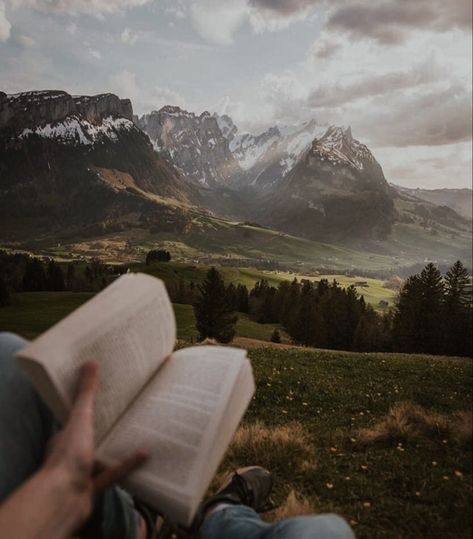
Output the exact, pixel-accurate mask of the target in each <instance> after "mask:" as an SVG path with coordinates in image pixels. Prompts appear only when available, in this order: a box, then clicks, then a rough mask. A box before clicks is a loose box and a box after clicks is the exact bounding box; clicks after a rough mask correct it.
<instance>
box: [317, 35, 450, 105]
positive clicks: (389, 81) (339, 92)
mask: <svg viewBox="0 0 473 539" xmlns="http://www.w3.org/2000/svg"><path fill="white" fill-rule="evenodd" d="M339 46H340V45H339ZM446 75H447V73H446V70H445V69H442V68H440V66H439V65H438V64H437V63H436V62H435V60H434V58H432V57H428V58H427V59H426V60H424V61H422V62H421V63H419V64H415V65H413V66H412V67H410V68H409V69H405V70H399V71H391V72H388V73H384V74H379V75H378V74H375V75H369V76H365V77H362V78H358V79H357V80H354V81H352V82H351V83H350V84H345V85H340V83H337V84H332V85H323V86H319V87H318V88H316V89H314V90H312V92H311V93H310V96H309V99H308V104H309V106H311V107H315V108H317V107H338V106H341V105H345V104H346V103H352V102H354V101H357V100H358V99H363V98H367V97H373V96H378V95H387V94H391V93H393V92H397V91H399V90H406V89H408V88H415V87H418V86H422V85H425V84H428V83H432V82H436V81H438V80H440V79H441V78H442V77H444V76H446Z"/></svg>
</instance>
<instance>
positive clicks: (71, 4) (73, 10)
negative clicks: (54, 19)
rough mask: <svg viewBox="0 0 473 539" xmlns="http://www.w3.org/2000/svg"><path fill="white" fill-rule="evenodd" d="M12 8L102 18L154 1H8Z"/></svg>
mask: <svg viewBox="0 0 473 539" xmlns="http://www.w3.org/2000/svg"><path fill="white" fill-rule="evenodd" d="M8 1H9V4H10V5H11V7H12V8H20V7H27V8H32V9H35V10H37V11H43V12H53V13H65V14H67V15H81V14H84V15H94V16H100V15H104V14H110V13H122V12H125V11H127V10H128V9H132V8H135V7H139V6H143V5H144V4H147V3H149V2H151V1H152V0H8Z"/></svg>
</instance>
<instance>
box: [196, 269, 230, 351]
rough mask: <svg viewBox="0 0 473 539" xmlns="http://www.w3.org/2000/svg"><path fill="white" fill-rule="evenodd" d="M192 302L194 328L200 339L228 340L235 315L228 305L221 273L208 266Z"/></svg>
mask: <svg viewBox="0 0 473 539" xmlns="http://www.w3.org/2000/svg"><path fill="white" fill-rule="evenodd" d="M198 288H199V292H200V294H199V297H198V298H197V300H196V302H195V304H194V313H195V318H196V328H197V331H198V332H199V336H200V339H201V340H203V339H205V338H207V337H209V338H213V339H216V340H217V341H219V342H223V343H226V342H230V341H231V340H232V339H233V337H234V335H235V324H236V321H237V316H236V315H235V313H234V311H233V310H232V309H231V307H230V306H229V305H228V302H227V297H226V294H225V292H226V289H225V283H224V281H223V278H222V275H221V274H220V273H219V272H218V271H217V270H216V269H215V268H210V269H209V271H208V272H207V275H206V278H205V280H204V282H203V283H202V284H200V285H199V286H198Z"/></svg>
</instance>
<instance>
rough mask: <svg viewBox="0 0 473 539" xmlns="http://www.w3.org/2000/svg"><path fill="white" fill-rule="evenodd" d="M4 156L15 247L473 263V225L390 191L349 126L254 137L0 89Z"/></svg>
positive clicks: (184, 115) (365, 264)
mask: <svg viewBox="0 0 473 539" xmlns="http://www.w3.org/2000/svg"><path fill="white" fill-rule="evenodd" d="M143 130H144V131H143ZM0 156H1V159H0V218H1V226H0V231H1V234H0V240H1V241H2V243H3V244H4V245H10V246H14V247H19V246H21V248H24V249H32V250H38V249H43V248H44V249H46V250H43V251H42V252H46V253H53V254H55V253H58V251H57V249H60V252H63V249H67V251H66V252H70V253H75V252H76V251H77V249H79V250H80V251H81V252H83V253H88V254H89V255H100V256H102V255H103V251H104V249H105V250H107V253H108V254H109V255H110V256H109V258H110V259H117V260H120V259H123V258H127V259H129V258H130V257H135V258H136V257H139V256H141V255H142V253H143V251H144V250H146V249H149V248H151V247H152V246H156V245H162V246H163V247H165V248H167V249H171V250H172V251H173V253H174V254H175V255H176V256H179V254H180V255H181V256H182V257H184V258H186V259H188V260H195V259H201V260H206V261H207V262H212V260H214V259H215V258H214V257H215V256H218V260H219V261H220V262H221V263H231V264H238V260H240V261H243V262H242V263H244V264H246V265H248V264H249V263H250V261H253V262H252V263H253V264H257V265H258V266H260V267H266V268H268V267H269V268H274V267H276V266H277V264H278V263H283V264H287V265H288V266H287V267H288V268H290V269H292V268H294V267H295V266H296V265H297V266H301V267H302V266H303V265H304V264H305V263H310V264H312V265H313V266H312V267H313V268H335V267H336V268H338V269H344V268H346V269H350V270H353V269H354V268H363V271H366V270H367V269H368V270H369V269H375V268H376V270H382V271H386V270H388V271H391V270H390V269H388V268H396V269H395V271H398V270H399V271H401V268H403V267H406V266H411V265H413V264H422V263H424V261H425V260H432V259H433V260H437V261H439V262H440V263H442V264H448V263H450V262H451V261H452V260H453V259H456V258H460V259H462V260H464V261H466V262H467V263H469V262H470V261H471V221H468V220H467V219H465V218H463V217H461V216H460V215H458V214H457V213H456V212H455V211H454V210H453V209H451V208H449V207H447V206H439V205H437V204H434V203H432V202H428V201H426V200H422V199H421V198H419V197H417V196H415V195H414V194H412V193H409V192H406V191H402V190H399V189H396V188H394V187H393V186H390V185H389V184H388V183H387V182H386V179H385V177H384V174H383V170H382V168H381V166H380V164H379V163H378V162H377V161H376V159H375V157H374V156H373V155H372V153H371V151H370V150H369V149H368V148H367V147H366V146H365V145H364V144H362V143H361V142H359V141H358V140H356V139H355V138H354V137H353V135H352V133H351V130H350V128H342V127H336V126H324V125H320V124H318V123H317V122H316V121H313V120H312V121H309V122H306V123H304V124H302V125H299V126H291V127H287V126H273V127H271V128H270V129H268V130H266V131H264V132H263V133H260V134H259V135H252V134H249V133H240V131H239V130H238V128H237V126H236V125H235V124H234V122H233V121H232V119H231V118H230V117H229V116H228V115H218V114H213V115H210V114H209V113H208V112H204V113H203V114H200V115H196V114H194V113H192V112H186V111H184V110H182V109H180V108H178V107H170V106H167V107H163V108H162V109H161V110H159V111H155V112H152V113H150V114H147V115H144V116H141V117H140V118H138V117H136V116H133V110H132V105H131V103H130V101H129V100H126V99H120V98H119V97H117V96H115V95H113V94H101V95H97V96H72V95H70V94H68V93H66V92H63V91H55V90H52V91H34V92H24V93H20V94H14V95H7V94H5V93H1V92H0ZM132 243H134V244H135V245H136V247H135V249H136V251H133V250H129V247H128V246H129V245H131V244H132ZM59 244H60V245H61V247H60V248H59V247H57V246H58V245H59ZM66 246H67V247H66ZM79 246H80V247H79ZM94 246H99V247H94ZM130 249H131V248H130Z"/></svg>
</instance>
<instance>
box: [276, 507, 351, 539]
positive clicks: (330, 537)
mask: <svg viewBox="0 0 473 539" xmlns="http://www.w3.org/2000/svg"><path fill="white" fill-rule="evenodd" d="M280 525H281V527H286V526H287V527H288V528H290V531H291V533H292V534H293V535H294V537H297V538H298V539H355V534H354V533H353V531H352V529H351V528H350V526H349V525H348V524H347V522H346V521H345V519H343V518H342V517H340V516H338V515H335V514H333V513H327V514H324V515H318V516H311V517H295V518H292V519H289V520H287V521H285V522H284V521H283V522H281V523H280Z"/></svg>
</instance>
